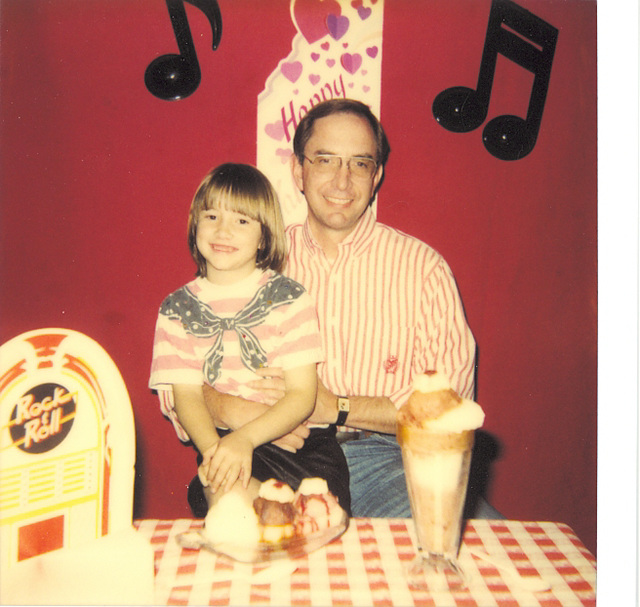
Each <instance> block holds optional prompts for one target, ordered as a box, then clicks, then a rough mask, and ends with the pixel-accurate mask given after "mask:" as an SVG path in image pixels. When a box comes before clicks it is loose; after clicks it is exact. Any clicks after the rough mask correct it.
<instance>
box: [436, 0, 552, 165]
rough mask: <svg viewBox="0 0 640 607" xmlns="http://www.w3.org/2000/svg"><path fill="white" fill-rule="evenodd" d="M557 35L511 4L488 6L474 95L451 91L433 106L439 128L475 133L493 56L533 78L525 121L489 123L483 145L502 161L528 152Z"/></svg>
mask: <svg viewBox="0 0 640 607" xmlns="http://www.w3.org/2000/svg"><path fill="white" fill-rule="evenodd" d="M557 39H558V30H557V29H556V28H555V27H553V26H551V25H549V24H548V23H547V22H546V21H543V20H542V19H540V18H539V17H537V16H536V15H534V14H533V13H530V12H529V11H527V10H525V9H524V8H522V7H521V6H518V5H517V4H515V3H514V2H511V0H493V3H492V5H491V13H490V15H489V25H488V26H487V35H486V38H485V42H484V50H483V51H482V61H481V63H480V72H479V74H478V85H477V87H476V89H475V90H474V89H472V88H468V87H465V86H454V87H452V88H449V89H446V90H444V91H442V92H441V93H440V94H439V95H438V96H437V97H436V98H435V100H434V102H433V115H434V116H435V119H436V120H437V121H438V123H439V124H440V125H441V126H443V127H444V128H445V129H447V130H449V131H453V132H454V133H467V132H469V131H472V130H473V129H476V128H478V127H479V126H480V125H481V124H482V123H483V122H484V120H485V118H486V117H487V111H488V109H489V101H490V99H491V88H492V86H493V77H494V75H495V69H496V61H497V58H498V54H501V55H504V56H505V57H506V58H507V59H510V60H511V61H513V62H514V63H516V64H517V65H519V66H521V67H523V68H525V69H526V70H529V71H530V72H532V73H533V75H534V80H533V87H532V90H531V97H530V99H529V108H528V110H527V117H526V118H520V117H519V116H512V115H504V116H498V117H496V118H494V119H493V120H491V121H489V122H488V123H487V125H486V126H485V128H484V131H483V133H482V140H483V142H484V145H485V147H486V148H487V150H488V151H489V153H491V154H493V155H494V156H495V157H496V158H500V159H501V160H518V159H519V158H523V157H524V156H526V155H527V154H528V153H529V152H531V150H533V148H534V146H535V144H536V140H537V138H538V132H539V131H540V124H541V122H542V112H543V110H544V104H545V101H546V98H547V90H548V88H549V78H550V75H551V65H552V64H553V55H554V53H555V49H556V41H557Z"/></svg>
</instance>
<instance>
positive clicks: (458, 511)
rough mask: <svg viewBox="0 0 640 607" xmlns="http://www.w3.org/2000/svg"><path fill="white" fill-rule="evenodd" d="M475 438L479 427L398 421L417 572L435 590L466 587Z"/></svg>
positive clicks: (414, 567) (418, 577)
mask: <svg viewBox="0 0 640 607" xmlns="http://www.w3.org/2000/svg"><path fill="white" fill-rule="evenodd" d="M473 438H474V431H473V430H466V431H464V432H460V433H442V432H431V431H429V430H424V429H421V428H414V427H411V426H404V425H402V424H398V443H399V444H400V446H401V448H402V460H403V464H404V470H405V476H406V480H407V490H408V492H409V502H410V504H411V514H412V517H413V522H414V525H415V530H416V535H417V538H418V552H419V554H418V558H417V559H416V561H415V562H414V563H413V566H412V570H411V574H412V577H413V578H414V581H418V582H420V581H422V579H423V578H424V579H425V580H426V581H427V583H428V585H429V587H430V588H433V589H437V588H442V587H452V588H453V587H461V586H464V585H465V582H464V575H463V573H462V570H461V569H460V566H459V565H458V559H457V557H458V549H459V547H460V533H461V530H462V522H463V519H462V511H463V508H464V501H465V497H466V494H467V483H468V480H469V465H470V463H471V451H472V449H473Z"/></svg>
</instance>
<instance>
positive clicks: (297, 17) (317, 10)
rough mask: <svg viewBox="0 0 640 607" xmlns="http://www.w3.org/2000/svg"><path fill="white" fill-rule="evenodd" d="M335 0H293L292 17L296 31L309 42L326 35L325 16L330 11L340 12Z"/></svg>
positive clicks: (311, 42)
mask: <svg viewBox="0 0 640 607" xmlns="http://www.w3.org/2000/svg"><path fill="white" fill-rule="evenodd" d="M340 11H341V9H340V4H339V3H338V2H337V1H336V0H295V3H294V5H293V18H294V21H295V24H296V27H297V28H298V31H299V32H300V33H301V34H302V35H303V36H304V38H305V40H306V41H307V42H308V43H309V44H313V43H314V42H315V41H316V40H320V38H323V37H324V36H326V35H327V31H328V30H327V24H326V23H325V18H326V16H327V15H328V14H330V13H336V14H338V15H339V14H340Z"/></svg>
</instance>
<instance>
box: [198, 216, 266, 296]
mask: <svg viewBox="0 0 640 607" xmlns="http://www.w3.org/2000/svg"><path fill="white" fill-rule="evenodd" d="M261 242H262V226H261V224H260V222H258V221H256V220H255V219H251V218H250V217H247V216H246V215H243V214H242V213H237V212H236V211H229V210H227V209H225V208H224V207H221V208H213V209H207V210H205V211H202V212H201V213H200V217H199V219H198V226H197V228H196V246H197V247H198V251H199V252H200V254H201V255H202V257H204V259H205V261H206V264H207V279H208V280H209V281H211V282H213V283H216V284H232V283H235V282H238V281H240V280H242V279H243V278H246V277H247V276H249V274H251V272H253V271H254V270H255V268H256V255H257V252H258V248H259V247H260V243H261Z"/></svg>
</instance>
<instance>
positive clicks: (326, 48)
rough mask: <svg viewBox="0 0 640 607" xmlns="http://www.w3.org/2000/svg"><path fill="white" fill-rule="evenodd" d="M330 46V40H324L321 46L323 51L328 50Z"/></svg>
mask: <svg viewBox="0 0 640 607" xmlns="http://www.w3.org/2000/svg"><path fill="white" fill-rule="evenodd" d="M329 46H331V45H330V44H329V43H328V42H323V43H322V44H321V45H320V48H322V50H323V51H328V50H329Z"/></svg>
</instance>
